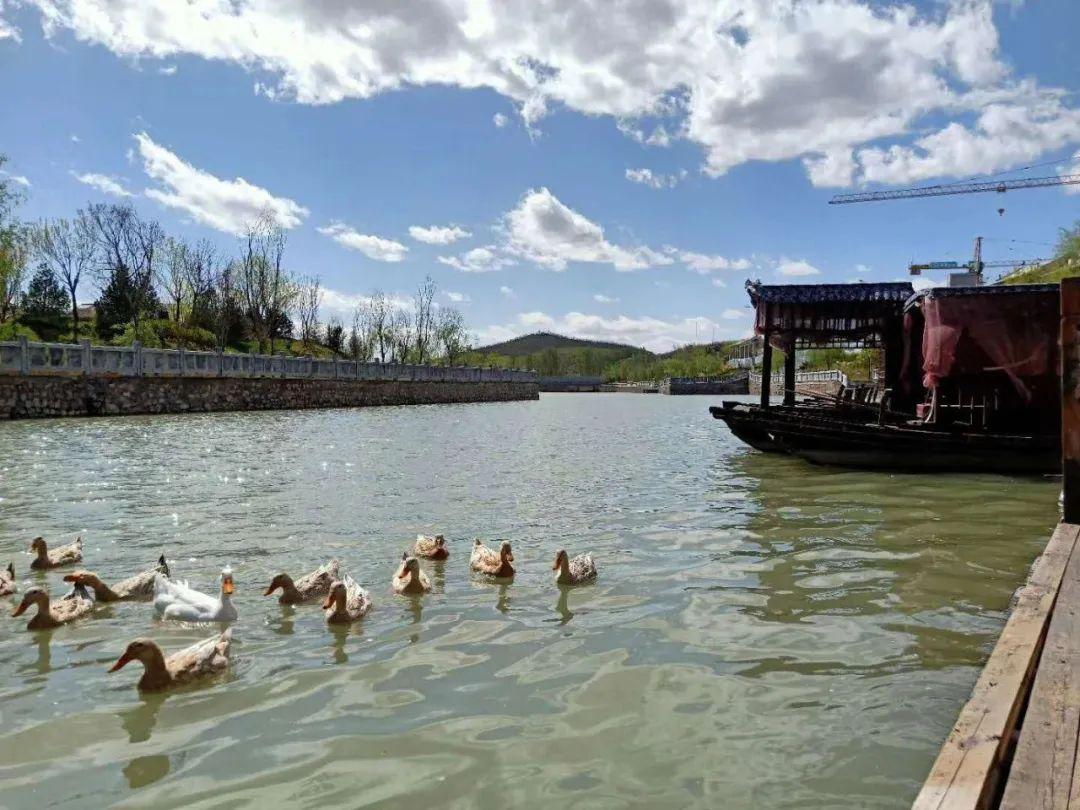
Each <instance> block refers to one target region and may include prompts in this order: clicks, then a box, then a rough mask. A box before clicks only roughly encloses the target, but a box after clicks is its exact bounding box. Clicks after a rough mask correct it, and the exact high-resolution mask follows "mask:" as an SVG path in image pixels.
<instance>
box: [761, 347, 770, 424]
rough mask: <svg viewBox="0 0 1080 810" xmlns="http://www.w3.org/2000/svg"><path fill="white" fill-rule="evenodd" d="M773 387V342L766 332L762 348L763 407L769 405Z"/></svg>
mask: <svg viewBox="0 0 1080 810" xmlns="http://www.w3.org/2000/svg"><path fill="white" fill-rule="evenodd" d="M771 388H772V344H771V343H770V342H769V335H768V333H766V334H765V345H764V346H763V347H762V349H761V407H762V408H768V407H769V394H770V393H771V391H770V390H769V389H771Z"/></svg>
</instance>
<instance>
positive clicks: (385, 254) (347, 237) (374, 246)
mask: <svg viewBox="0 0 1080 810" xmlns="http://www.w3.org/2000/svg"><path fill="white" fill-rule="evenodd" d="M316 230H318V232H319V233H321V234H323V235H324V236H329V237H330V238H331V239H333V240H334V241H335V242H337V243H338V244H339V245H341V246H342V247H346V248H348V249H349V250H358V251H360V252H361V253H363V254H364V255H365V256H367V257H368V258H369V259H374V260H375V261H378V262H391V263H393V262H400V261H401V260H402V259H404V258H405V254H406V253H408V252H409V249H408V248H407V247H405V245H403V244H401V242H396V241H394V240H393V239H384V238H383V237H381V236H373V235H371V234H366V233H359V232H358V231H356V230H355V229H354V228H350V227H349V226H348V225H345V224H344V223H342V222H333V223H331V224H329V225H326V226H324V227H322V228H317V229H316Z"/></svg>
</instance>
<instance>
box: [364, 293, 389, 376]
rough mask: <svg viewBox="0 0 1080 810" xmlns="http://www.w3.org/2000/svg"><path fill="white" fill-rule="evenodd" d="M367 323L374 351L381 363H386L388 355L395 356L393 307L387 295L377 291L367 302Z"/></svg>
mask: <svg viewBox="0 0 1080 810" xmlns="http://www.w3.org/2000/svg"><path fill="white" fill-rule="evenodd" d="M366 309H367V313H366V322H367V328H368V332H369V334H370V336H371V345H372V351H373V352H376V353H377V354H378V356H379V362H380V363H385V362H386V357H387V354H388V353H389V354H391V355H392V354H393V340H392V339H391V337H392V336H391V333H390V321H391V317H392V315H393V305H392V304H391V302H390V299H389V298H387V297H386V293H384V292H382V290H376V291H375V292H373V293H372V294H371V298H370V299H369V300H368V302H367V307H366Z"/></svg>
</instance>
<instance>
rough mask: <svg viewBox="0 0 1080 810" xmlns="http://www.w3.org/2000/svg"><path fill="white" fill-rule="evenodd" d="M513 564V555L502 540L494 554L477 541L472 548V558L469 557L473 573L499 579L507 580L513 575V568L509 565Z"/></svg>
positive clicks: (508, 543)
mask: <svg viewBox="0 0 1080 810" xmlns="http://www.w3.org/2000/svg"><path fill="white" fill-rule="evenodd" d="M513 562H514V553H513V552H512V551H511V550H510V542H509V541H508V540H503V541H502V545H501V546H499V551H498V552H495V551H493V550H492V549H490V548H488V547H487V546H485V545H484V544H483V543H481V542H480V540H479V539H478V540H477V541H476V544H475V545H474V546H473V550H472V556H471V557H469V565H471V566H472V569H473V571H478V572H479V573H481V574H487V575H488V576H489V577H497V578H499V579H509V578H510V577H512V576H513V575H514V566H513V565H512V564H511V563H513Z"/></svg>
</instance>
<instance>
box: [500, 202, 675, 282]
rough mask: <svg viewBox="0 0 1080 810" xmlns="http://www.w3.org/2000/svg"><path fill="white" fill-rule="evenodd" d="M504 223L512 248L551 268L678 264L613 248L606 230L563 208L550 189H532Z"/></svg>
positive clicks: (645, 251) (644, 251)
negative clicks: (592, 265) (586, 263)
mask: <svg viewBox="0 0 1080 810" xmlns="http://www.w3.org/2000/svg"><path fill="white" fill-rule="evenodd" d="M503 222H504V226H505V229H506V235H507V246H506V247H507V250H508V251H509V252H511V253H513V254H515V255H517V256H521V257H523V258H525V259H527V260H529V261H531V262H535V263H536V264H538V265H540V266H542V267H546V268H549V269H551V270H557V271H561V270H565V269H566V266H567V264H568V263H569V262H588V263H593V264H610V265H611V266H612V267H614V268H615V269H616V270H619V271H624V272H625V271H630V270H642V269H644V268H646V267H654V266H657V265H666V264H671V263H672V261H673V259H671V258H670V257H669V256H666V255H664V254H663V253H659V252H657V251H654V250H652V249H651V248H648V247H623V246H620V245H615V244H612V243H611V242H609V241H608V240H607V238H606V237H605V236H604V229H603V228H601V227H600V226H599V225H597V224H596V223H595V222H593V221H591V220H590V219H587V218H586V217H585V216H583V215H581V214H579V213H578V212H577V211H575V210H573V209H572V208H570V207H569V206H566V205H564V204H563V203H562V202H560V201H559V200H558V198H556V197H555V195H554V194H552V193H551V192H550V191H548V190H547V189H546V188H541V189H539V190H535V189H534V190H531V191H529V192H528V193H527V194H526V195H525V196H524V197H522V199H521V202H520V203H519V204H518V206H517V208H515V209H513V210H512V211H510V212H509V213H508V214H507V215H506V216H505V217H504V218H503Z"/></svg>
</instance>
